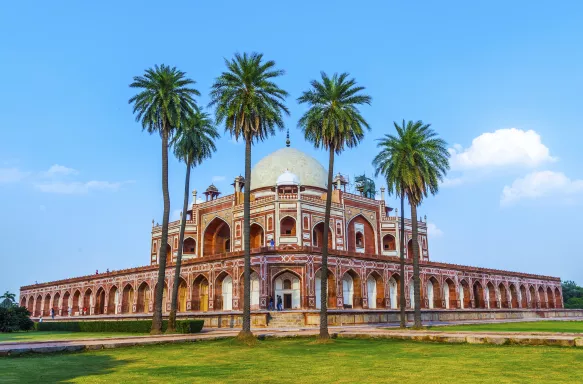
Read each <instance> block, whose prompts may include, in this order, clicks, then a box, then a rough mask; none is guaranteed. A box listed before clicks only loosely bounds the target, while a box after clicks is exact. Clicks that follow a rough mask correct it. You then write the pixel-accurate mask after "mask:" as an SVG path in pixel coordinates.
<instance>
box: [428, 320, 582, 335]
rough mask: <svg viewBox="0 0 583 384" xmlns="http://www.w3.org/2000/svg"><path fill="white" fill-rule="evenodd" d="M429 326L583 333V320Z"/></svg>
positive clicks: (440, 329) (457, 329) (444, 329)
mask: <svg viewBox="0 0 583 384" xmlns="http://www.w3.org/2000/svg"><path fill="white" fill-rule="evenodd" d="M427 328H428V329H431V330H435V331H476V332H483V331H493V332H571V333H583V321H532V322H520V323H495V324H468V325H448V326H444V327H427Z"/></svg>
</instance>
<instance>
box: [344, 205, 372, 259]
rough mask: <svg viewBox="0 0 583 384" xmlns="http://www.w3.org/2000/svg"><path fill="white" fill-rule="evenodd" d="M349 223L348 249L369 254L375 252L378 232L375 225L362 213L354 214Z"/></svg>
mask: <svg viewBox="0 0 583 384" xmlns="http://www.w3.org/2000/svg"><path fill="white" fill-rule="evenodd" d="M347 225H348V232H347V244H348V251H350V252H358V253H366V254H368V255H373V254H375V253H376V235H375V234H376V232H375V230H374V225H373V224H372V223H371V222H370V221H369V220H368V219H367V218H366V217H365V216H364V215H362V214H358V215H356V216H354V217H353V218H352V219H350V221H349V222H348V224H347Z"/></svg>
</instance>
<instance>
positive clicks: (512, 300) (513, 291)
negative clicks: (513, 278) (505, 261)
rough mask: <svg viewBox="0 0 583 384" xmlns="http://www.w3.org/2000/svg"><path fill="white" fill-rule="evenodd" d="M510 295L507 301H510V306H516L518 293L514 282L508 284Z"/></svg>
mask: <svg viewBox="0 0 583 384" xmlns="http://www.w3.org/2000/svg"><path fill="white" fill-rule="evenodd" d="M509 291H510V297H509V299H510V300H509V301H510V307H511V308H518V307H519V305H518V301H519V300H518V299H519V293H518V291H517V289H516V285H514V283H511V284H510V290H509Z"/></svg>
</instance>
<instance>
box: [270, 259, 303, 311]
mask: <svg viewBox="0 0 583 384" xmlns="http://www.w3.org/2000/svg"><path fill="white" fill-rule="evenodd" d="M272 282H273V292H274V296H275V297H274V302H275V304H276V305H277V303H278V302H279V300H281V304H282V306H283V309H300V308H301V307H302V278H301V276H300V275H298V274H297V273H296V272H294V271H291V270H289V269H284V270H282V271H279V272H278V273H277V274H275V275H274V276H273V278H272Z"/></svg>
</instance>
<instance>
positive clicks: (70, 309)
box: [67, 307, 73, 317]
mask: <svg viewBox="0 0 583 384" xmlns="http://www.w3.org/2000/svg"><path fill="white" fill-rule="evenodd" d="M72 311H73V308H71V307H69V309H67V313H68V314H69V317H70V316H71V312H72Z"/></svg>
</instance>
